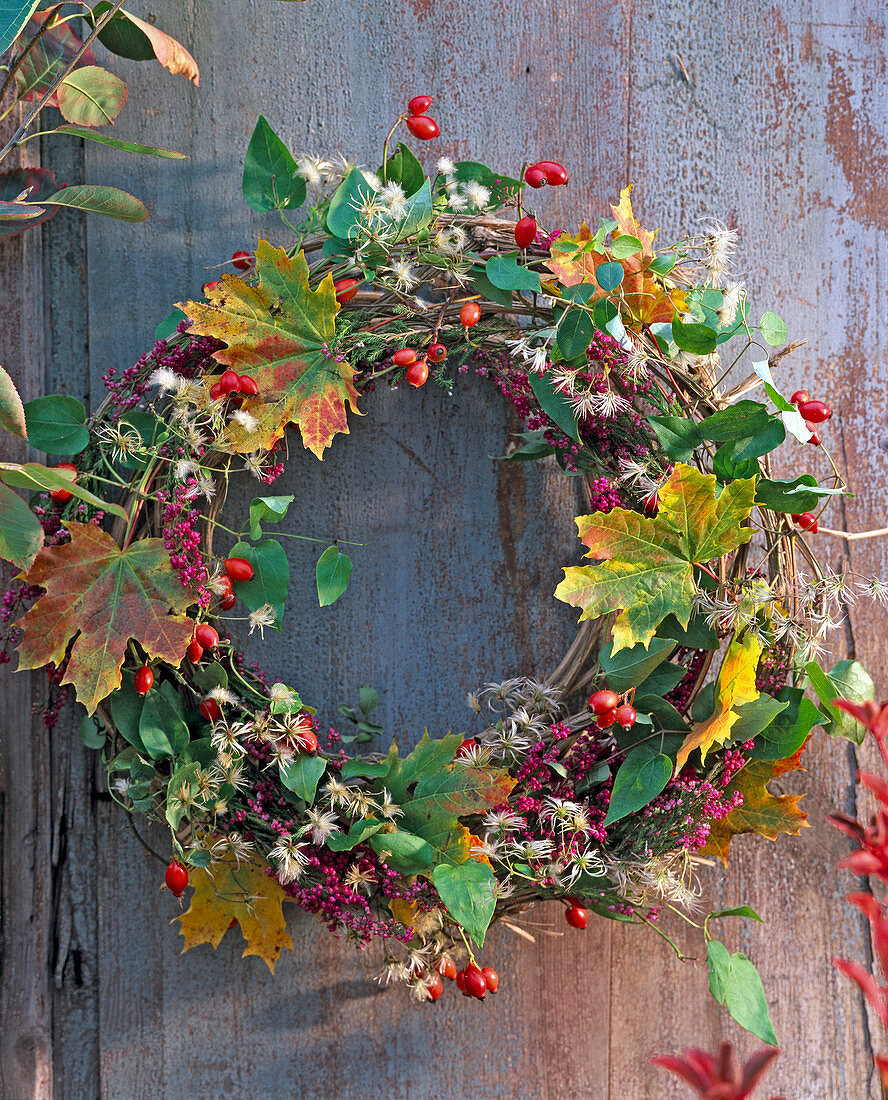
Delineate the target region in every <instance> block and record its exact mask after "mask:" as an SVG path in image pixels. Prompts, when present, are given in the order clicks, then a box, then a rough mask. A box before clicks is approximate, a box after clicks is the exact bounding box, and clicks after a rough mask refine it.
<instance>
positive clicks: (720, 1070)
mask: <svg viewBox="0 0 888 1100" xmlns="http://www.w3.org/2000/svg"><path fill="white" fill-rule="evenodd" d="M779 1053H780V1051H779V1050H776V1049H775V1048H774V1047H763V1048H762V1049H761V1050H759V1051H757V1052H756V1053H755V1054H753V1056H752V1057H751V1058H750V1059H749V1060H748V1061H747V1062H746V1064H745V1065H743V1066H741V1065H740V1063H739V1061H738V1060H737V1054H736V1051H735V1050H734V1047H733V1045H732V1044H731V1043H722V1044H721V1046H720V1047H719V1051H718V1056H716V1055H714V1054H710V1053H709V1052H708V1051H705V1050H696V1049H694V1048H693V1047H692V1048H691V1049H690V1050H686V1051H685V1052H684V1057H683V1058H678V1057H675V1056H673V1055H661V1056H660V1057H658V1058H651V1064H652V1065H655V1066H660V1067H661V1068H662V1069H666V1070H668V1071H669V1072H670V1073H674V1074H675V1075H676V1077H680V1078H681V1079H682V1081H685V1082H687V1084H689V1085H690V1086H691V1088H693V1089H696V1090H697V1092H698V1093H699V1095H700V1096H701V1097H703V1098H704V1100H746V1098H747V1097H748V1096H751V1095H752V1093H753V1091H754V1090H755V1088H756V1087H757V1086H758V1084H759V1082H760V1081H761V1079H762V1077H764V1075H765V1073H766V1072H767V1069H768V1066H770V1064H771V1062H773V1060H774V1059H775V1058H776V1057H777V1055H778V1054H779ZM772 1100H779V1098H778V1097H772Z"/></svg>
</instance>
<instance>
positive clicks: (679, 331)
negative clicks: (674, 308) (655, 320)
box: [672, 317, 717, 355]
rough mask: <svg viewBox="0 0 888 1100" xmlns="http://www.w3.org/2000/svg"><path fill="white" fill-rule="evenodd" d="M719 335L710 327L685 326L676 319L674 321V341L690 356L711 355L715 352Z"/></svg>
mask: <svg viewBox="0 0 888 1100" xmlns="http://www.w3.org/2000/svg"><path fill="white" fill-rule="evenodd" d="M716 337H717V334H716V333H715V332H714V331H713V329H711V328H710V327H709V326H708V325H698V324H687V325H686V324H683V323H682V322H681V321H679V319H678V318H677V317H676V318H674V319H673V321H672V339H673V340H674V341H675V343H676V345H677V346H678V347H680V348H681V350H682V351H686V352H687V353H688V354H689V355H709V354H710V353H711V352H713V351H715V348H716V344H717V338H716Z"/></svg>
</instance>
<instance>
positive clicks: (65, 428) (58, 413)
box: [25, 394, 89, 455]
mask: <svg viewBox="0 0 888 1100" xmlns="http://www.w3.org/2000/svg"><path fill="white" fill-rule="evenodd" d="M25 421H26V423H27V431H28V442H29V443H30V444H31V446H32V447H36V448H37V450H38V451H46V452H47V453H48V454H53V455H76V454H79V453H80V452H81V451H82V450H84V448H85V447H86V446H87V444H88V443H89V431H88V429H87V427H86V409H85V408H84V406H83V403H82V402H80V401H78V400H77V398H76V397H63V396H62V395H61V394H52V395H50V396H48V397H37V398H35V400H33V401H29V402H28V403H27V404H26V405H25Z"/></svg>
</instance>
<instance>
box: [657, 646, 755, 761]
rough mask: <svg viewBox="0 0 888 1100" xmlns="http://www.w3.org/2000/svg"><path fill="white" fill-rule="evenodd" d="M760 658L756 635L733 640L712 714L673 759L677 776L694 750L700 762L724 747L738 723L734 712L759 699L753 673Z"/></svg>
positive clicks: (720, 679)
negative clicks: (712, 750)
mask: <svg viewBox="0 0 888 1100" xmlns="http://www.w3.org/2000/svg"><path fill="white" fill-rule="evenodd" d="M761 654H762V643H761V641H760V640H759V638H758V637H757V636H756V635H755V634H747V635H746V636H745V637H744V638H743V639H742V640H739V639H737V638H734V639H733V640H732V642H731V644H730V646H728V652H727V653H726V654H725V659H724V661H723V662H722V667H721V669H720V670H719V674H718V682H717V684H716V686H715V710H714V711H713V712H712V714H711V715H710V717H709V718H707V719H706V721H705V722H700V723H698V725H696V726H695V727H694V728H693V729H692V730H691V732H690V733H689V734H688V735H687V737H686V738H685V740H684V742H683V744H682V746H681V748H680V749H679V750H678V755H677V757H676V761H675V770H676V772H680V771H681V769H682V768H683V767H684V766H685V764H686V763H687V759H688V757H689V756H690V755H691V753H692V752H693V751H694V749H699V750H700V760H701V762H702V761H705V760H706V754H707V753H708V752H709V750H710V749H711V748H712V746H713V745H723V744H724V743H725V741H727V739H728V738H729V737H730V735H731V730H732V729H733V728H734V726H735V725H736V724H737V722H738V721H739V719H740V712H739V711H738V710H737V709H736V708H737V707H742V706H743V704H744V703H751V702H752V701H753V700H754V699H758V697H759V693H758V689H757V688H756V686H755V673H756V669H757V668H758V662H759V657H760V656H761Z"/></svg>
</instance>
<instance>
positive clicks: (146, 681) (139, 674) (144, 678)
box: [133, 665, 154, 695]
mask: <svg viewBox="0 0 888 1100" xmlns="http://www.w3.org/2000/svg"><path fill="white" fill-rule="evenodd" d="M153 683H154V673H153V672H152V671H151V668H150V666H149V665H142V667H141V668H140V669H137V671H136V675H135V676H134V677H133V687H134V688H135V689H136V691H137V692H138V694H139V695H147V694H148V692H149V691H150V690H151V685H152V684H153Z"/></svg>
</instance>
